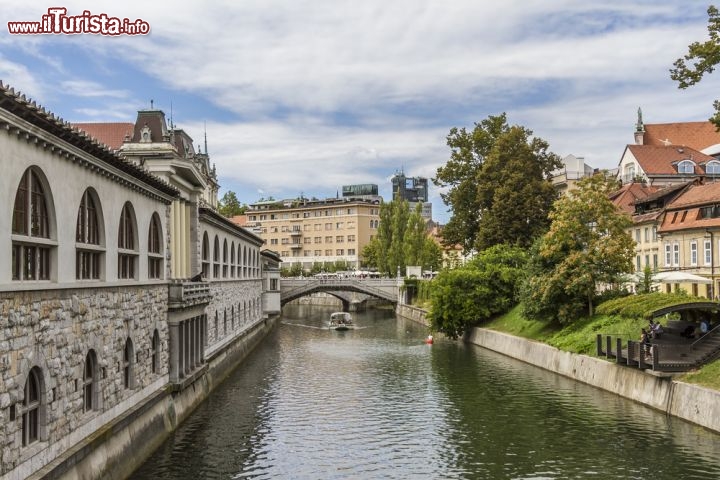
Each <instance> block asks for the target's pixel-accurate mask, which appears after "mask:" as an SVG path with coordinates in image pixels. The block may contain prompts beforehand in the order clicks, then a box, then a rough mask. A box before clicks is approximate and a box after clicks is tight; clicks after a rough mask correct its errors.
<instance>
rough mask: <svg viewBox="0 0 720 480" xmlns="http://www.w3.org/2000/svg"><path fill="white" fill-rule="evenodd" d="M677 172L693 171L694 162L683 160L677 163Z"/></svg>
mask: <svg viewBox="0 0 720 480" xmlns="http://www.w3.org/2000/svg"><path fill="white" fill-rule="evenodd" d="M678 173H695V163H693V162H692V161H691V160H683V161H682V162H680V163H678Z"/></svg>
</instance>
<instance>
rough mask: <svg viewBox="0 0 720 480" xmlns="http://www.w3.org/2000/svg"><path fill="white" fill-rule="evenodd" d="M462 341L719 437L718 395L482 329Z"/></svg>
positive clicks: (416, 314)
mask: <svg viewBox="0 0 720 480" xmlns="http://www.w3.org/2000/svg"><path fill="white" fill-rule="evenodd" d="M396 313H397V315H398V316H401V317H404V318H407V319H410V320H413V321H416V322H419V323H423V324H424V325H428V324H429V323H428V321H427V320H426V319H425V313H426V312H425V311H424V310H422V309H420V308H416V307H411V306H409V305H398V307H397V309H396ZM464 340H465V341H466V342H469V343H472V344H475V345H478V346H480V347H483V348H487V349H488V350H493V351H495V352H498V353H501V354H503V355H507V356H509V357H512V358H515V359H517V360H521V361H523V362H525V363H529V364H531V365H535V366H537V367H540V368H544V369H545V370H550V371H552V372H555V373H558V374H560V375H563V376H565V377H568V378H571V379H573V380H577V381H579V382H583V383H586V384H588V385H592V386H594V387H597V388H602V389H603V390H607V391H609V392H613V393H616V394H618V395H620V396H622V397H625V398H628V399H630V400H634V401H636V402H639V403H642V404H644V405H647V406H649V407H652V408H654V409H657V410H660V411H663V412H666V413H668V414H669V415H673V416H675V417H679V418H682V419H683V420H687V421H689V422H692V423H695V424H697V425H701V426H703V427H705V428H708V429H710V430H714V431H716V432H720V392H718V391H716V390H711V389H707V388H703V387H699V386H697V385H692V384H689V383H683V382H678V381H675V380H671V379H670V378H668V377H657V376H655V375H652V374H650V373H648V372H645V371H644V370H640V369H638V368H632V367H628V366H622V365H617V364H615V363H612V362H608V361H607V360H604V359H600V358H595V357H589V356H587V355H578V354H575V353H570V352H563V351H561V350H558V349H557V348H555V347H551V346H550V345H546V344H544V343H540V342H535V341H532V340H527V339H524V338H520V337H515V336H513V335H508V334H505V333H501V332H496V331H493V330H487V329H483V328H473V329H472V330H471V331H470V332H468V333H467V334H466V336H465V338H464Z"/></svg>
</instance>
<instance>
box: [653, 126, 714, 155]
mask: <svg viewBox="0 0 720 480" xmlns="http://www.w3.org/2000/svg"><path fill="white" fill-rule="evenodd" d="M643 142H644V144H645V145H656V146H664V145H666V144H667V143H668V142H670V144H672V145H685V146H688V147H690V148H694V149H695V150H703V149H704V148H707V147H709V146H711V145H716V144H719V143H720V132H718V131H717V129H716V127H715V125H713V124H712V123H710V122H681V123H655V124H645V135H644V136H643Z"/></svg>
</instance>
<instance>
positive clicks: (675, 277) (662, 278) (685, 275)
mask: <svg viewBox="0 0 720 480" xmlns="http://www.w3.org/2000/svg"><path fill="white" fill-rule="evenodd" d="M653 281H655V282H664V283H707V284H710V283H712V280H710V279H709V278H705V277H701V276H700V275H695V274H693V273H689V272H681V271H678V270H673V271H669V272H660V273H656V274H655V275H653Z"/></svg>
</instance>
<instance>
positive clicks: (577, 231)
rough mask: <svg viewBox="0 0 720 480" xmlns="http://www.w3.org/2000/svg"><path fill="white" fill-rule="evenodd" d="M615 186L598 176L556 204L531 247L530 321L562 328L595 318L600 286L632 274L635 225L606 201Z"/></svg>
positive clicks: (527, 307)
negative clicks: (584, 318) (546, 226)
mask: <svg viewBox="0 0 720 480" xmlns="http://www.w3.org/2000/svg"><path fill="white" fill-rule="evenodd" d="M616 187H617V184H616V183H615V181H614V180H611V179H609V178H607V177H605V176H604V175H595V176H593V177H590V178H586V179H583V180H582V181H580V182H578V188H577V189H575V190H572V191H570V192H569V193H568V194H567V195H566V196H563V197H562V198H560V199H559V200H558V201H557V202H556V203H555V209H554V211H553V212H552V213H551V214H550V219H551V220H552V223H551V225H550V230H549V231H548V232H547V233H546V234H545V235H543V236H542V237H541V238H540V239H539V240H538V241H537V242H536V243H535V245H534V246H533V256H532V257H531V258H532V260H531V262H530V263H529V266H528V271H529V274H530V277H529V278H528V280H527V282H526V284H525V288H524V293H523V304H524V312H525V315H526V316H528V317H530V318H535V319H543V320H550V321H555V322H558V323H561V324H563V323H570V322H572V321H574V320H575V319H577V318H578V317H580V316H582V315H583V313H586V314H588V315H592V314H593V298H594V296H595V294H596V291H597V288H598V286H599V285H601V284H613V283H616V282H617V280H618V278H619V277H620V275H622V274H623V273H630V272H632V269H633V266H632V258H633V256H634V252H635V242H634V241H633V239H632V238H631V237H630V235H629V234H628V233H627V229H628V228H629V227H630V226H631V225H632V221H631V220H630V218H629V217H628V216H626V215H624V214H623V213H622V212H620V211H619V210H617V208H616V207H615V205H614V204H613V203H612V202H611V201H610V200H609V198H608V194H609V193H610V192H611V191H612V190H613V189H615V188H616Z"/></svg>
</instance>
